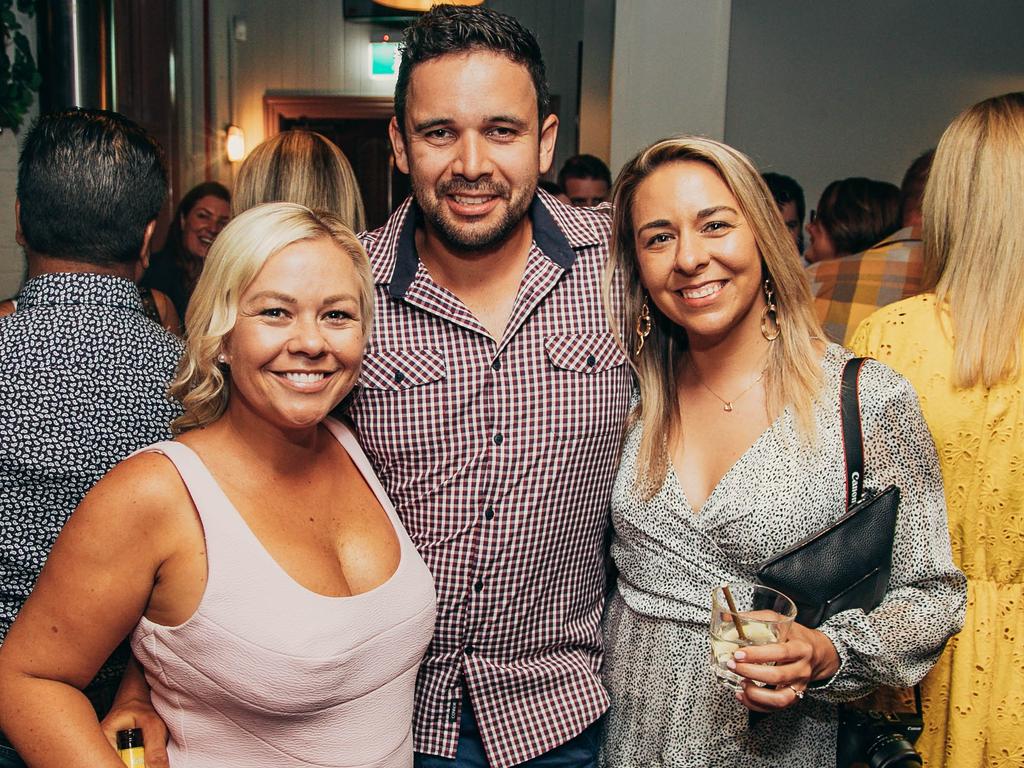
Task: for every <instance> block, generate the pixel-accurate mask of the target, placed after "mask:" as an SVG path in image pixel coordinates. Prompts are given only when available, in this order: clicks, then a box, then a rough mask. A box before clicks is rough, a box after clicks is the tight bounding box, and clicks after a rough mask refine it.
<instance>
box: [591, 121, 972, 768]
mask: <svg viewBox="0 0 1024 768" xmlns="http://www.w3.org/2000/svg"><path fill="white" fill-rule="evenodd" d="M614 199H615V223H614V232H613V243H612V245H613V255H612V257H611V260H610V263H609V269H608V274H607V276H606V284H607V287H608V290H611V289H612V286H613V285H615V283H616V282H617V281H621V283H622V285H623V287H624V290H625V302H626V303H625V306H626V311H627V315H626V317H628V318H629V319H630V325H629V327H628V328H627V329H625V330H626V331H627V333H625V334H624V336H625V337H626V342H627V343H628V344H629V347H630V350H629V351H630V352H631V353H633V362H634V365H635V369H636V372H637V378H638V384H639V396H638V402H637V405H636V409H635V410H634V413H633V417H632V421H631V426H630V427H629V429H628V431H627V434H626V437H625V442H624V449H623V459H622V464H621V467H620V469H619V475H618V478H617V480H616V484H615V488H614V491H613V497H612V516H613V522H614V526H615V538H614V541H613V544H612V556H613V559H614V561H615V564H616V566H617V568H618V572H619V573H618V579H617V589H616V591H615V594H614V595H613V597H612V599H611V601H610V603H609V606H608V609H607V613H606V617H605V638H606V660H605V667H604V679H605V683H606V685H607V687H608V690H609V694H610V696H611V708H610V711H609V714H608V719H607V725H606V737H605V743H604V748H603V752H602V762H603V764H604V765H606V766H614V767H615V768H640V767H641V766H643V767H644V768H652V767H655V766H729V768H747V767H750V768H755V767H756V768H762V767H763V768H767V767H768V766H810V765H813V766H833V765H835V760H836V724H837V720H836V703H837V702H841V701H844V700H847V699H852V698H857V697H860V696H863V695H865V694H867V693H868V692H870V691H871V690H872V689H873V688H874V687H876V686H877V685H879V684H883V683H884V684H890V685H897V686H906V685H913V684H914V683H916V682H917V681H918V680H919V679H920V678H921V677H922V676H923V675H924V674H925V673H926V672H927V671H928V670H929V668H930V667H931V666H932V664H934V662H935V660H936V658H937V657H938V655H939V654H940V652H941V651H942V648H943V645H944V644H945V642H946V640H947V639H948V638H949V637H950V636H951V635H952V634H954V633H955V632H957V631H958V630H959V628H960V626H961V624H962V621H963V610H964V601H965V586H964V578H963V575H962V574H961V573H960V572H959V571H958V570H957V569H956V567H955V566H954V565H953V562H952V557H951V552H950V543H949V535H948V532H947V529H946V508H945V503H944V501H943V493H942V482H941V478H940V475H939V469H938V463H937V460H936V455H935V448H934V445H933V444H932V440H931V436H930V435H929V433H928V429H927V427H926V426H925V424H924V421H923V418H922V416H921V411H920V408H919V406H918V402H917V398H916V395H915V394H914V391H913V389H912V388H911V387H910V385H909V384H908V383H907V382H906V380H904V379H903V378H902V377H900V376H899V375H897V374H896V373H894V372H893V371H891V370H890V369H888V368H886V367H885V366H884V365H881V364H879V363H876V362H874V361H869V362H867V363H866V364H865V365H864V367H863V369H862V372H861V376H860V382H859V394H860V407H861V417H862V424H863V433H864V445H865V484H866V487H867V488H869V489H881V488H884V487H886V486H888V485H889V484H890V483H895V484H896V485H897V486H899V488H900V489H901V499H902V500H901V504H900V509H899V514H898V522H897V530H896V535H895V540H894V543H893V568H892V578H891V580H890V583H889V588H888V592H887V593H886V596H885V598H884V600H883V601H882V603H881V605H879V606H878V607H877V608H876V609H875V610H873V611H871V612H870V613H867V614H865V613H864V612H863V611H861V610H859V609H858V610H850V611H845V612H842V613H840V614H837V615H836V616H834V617H832V618H831V619H829V620H828V621H827V622H825V623H824V624H823V625H822V626H821V627H820V628H819V629H818V630H812V629H808V628H806V627H803V626H800V625H794V627H793V629H792V631H791V633H790V636H789V638H788V640H787V641H786V642H784V643H777V644H773V645H766V646H761V647H757V648H748V649H745V657H744V656H743V652H737V654H735V656H734V660H733V662H732V663H733V665H734V669H735V671H736V673H738V674H739V675H741V676H742V677H744V678H747V680H746V681H745V683H744V686H743V690H742V691H741V692H739V693H738V694H735V695H734V694H733V693H732V692H731V691H729V690H727V689H726V688H724V687H723V686H722V685H720V684H719V683H718V681H717V679H716V677H715V674H714V672H713V671H712V668H711V662H710V648H709V642H708V624H709V620H710V602H711V590H712V588H713V587H715V586H717V585H720V584H723V583H725V582H729V581H737V580H745V581H750V580H753V579H754V577H755V571H756V568H757V566H758V564H759V563H760V562H762V561H764V560H765V559H767V558H768V557H771V556H772V555H774V554H777V553H779V552H781V551H782V550H784V549H786V548H787V547H789V546H790V545H792V544H794V543H796V542H797V541H799V540H800V539H802V538H804V537H806V536H807V535H809V534H811V533H813V532H815V531H817V530H819V529H821V528H823V527H825V526H827V525H829V524H830V523H832V522H834V521H835V520H836V519H838V518H839V517H840V516H841V515H842V514H843V512H844V511H845V505H844V487H845V485H844V473H845V464H844V458H843V451H842V437H841V427H840V421H839V381H840V377H841V372H842V368H843V365H844V363H845V361H846V360H847V359H848V358H849V357H850V353H849V352H847V351H846V350H844V349H843V348H842V347H839V346H836V345H830V344H825V343H823V342H822V341H821V339H822V338H823V334H822V332H821V329H820V326H819V325H818V323H817V321H816V320H815V319H814V316H813V312H812V309H811V298H810V294H809V290H808V287H807V282H806V279H805V277H804V274H803V270H802V268H801V265H800V261H799V256H798V254H797V252H796V249H795V248H794V246H793V241H792V239H791V238H790V237H789V236H788V234H787V232H786V229H785V225H784V224H783V221H782V219H781V217H780V215H779V213H778V209H777V208H776V207H775V205H774V202H773V201H772V198H771V195H770V193H769V192H768V190H767V188H765V185H764V183H763V181H762V180H761V177H760V176H759V175H758V173H757V171H756V170H755V168H754V167H753V165H752V164H751V163H750V161H749V160H748V159H747V158H746V157H744V156H743V155H741V154H740V153H738V152H736V151H735V150H733V149H732V148H730V147H727V146H725V145H723V144H720V143H718V142H714V141H711V140H708V139H703V138H694V137H681V138H676V139H667V140H664V141H661V142H658V143H656V144H654V145H653V146H651V147H649V148H648V149H646V150H644V151H643V152H641V153H640V154H639V155H638V156H637V157H636V158H634V159H633V160H632V161H631V162H630V163H628V164H627V166H626V168H625V169H624V170H623V171H622V173H621V175H620V176H619V180H618V181H617V184H616V189H615V194H614ZM613 322H614V320H613ZM766 662H772V663H773V664H774V666H769V665H768V664H766ZM753 681H758V682H761V683H764V684H765V685H764V686H763V687H760V686H757V685H755V684H754V682H753ZM749 711H754V712H759V713H767V714H766V716H763V717H759V718H751V717H749Z"/></svg>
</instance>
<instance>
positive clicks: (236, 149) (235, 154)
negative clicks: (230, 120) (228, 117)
mask: <svg viewBox="0 0 1024 768" xmlns="http://www.w3.org/2000/svg"><path fill="white" fill-rule="evenodd" d="M224 150H225V151H226V152H227V155H228V162H231V163H237V162H238V161H239V160H241V159H242V158H243V157H245V134H244V133H243V132H242V129H241V128H239V127H238V126H237V125H229V126H228V134H227V138H226V140H225V142H224Z"/></svg>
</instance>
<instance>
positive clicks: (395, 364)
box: [359, 348, 446, 396]
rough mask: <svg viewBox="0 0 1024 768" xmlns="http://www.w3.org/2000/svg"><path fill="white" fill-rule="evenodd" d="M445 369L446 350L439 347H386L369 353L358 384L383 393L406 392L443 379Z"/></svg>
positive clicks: (366, 388)
mask: <svg viewBox="0 0 1024 768" xmlns="http://www.w3.org/2000/svg"><path fill="white" fill-rule="evenodd" d="M445 373H446V366H445V360H444V354H442V352H441V351H440V350H437V349H429V348H424V349H402V350H385V351H382V352H376V353H374V354H372V355H367V356H366V358H365V359H364V360H363V371H362V374H361V375H360V377H359V386H360V387H361V388H362V389H365V390H373V391H376V392H381V393H386V392H396V393H398V392H405V391H407V390H410V389H415V388H417V387H422V386H424V385H427V384H432V383H433V382H436V381H441V380H443V379H444V378H445ZM421 394H424V395H426V396H429V395H427V393H421Z"/></svg>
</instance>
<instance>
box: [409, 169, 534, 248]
mask: <svg viewBox="0 0 1024 768" xmlns="http://www.w3.org/2000/svg"><path fill="white" fill-rule="evenodd" d="M412 187H413V195H414V196H415V198H416V202H417V203H418V204H419V206H420V210H421V211H423V216H424V217H425V218H426V220H427V221H428V222H429V224H430V225H431V227H433V229H434V231H435V232H437V234H438V236H439V237H440V238H441V240H442V241H443V242H444V244H445V245H446V246H447V247H448V248H450V249H451V250H453V251H462V252H464V253H466V252H474V251H487V250H491V249H493V248H495V247H496V246H498V245H501V243H503V242H504V241H505V240H506V239H507V238H508V236H509V235H510V234H511V233H512V231H513V230H514V229H515V228H516V227H517V226H518V225H519V222H521V221H522V220H523V217H524V216H525V215H526V212H527V211H528V210H529V208H530V203H531V202H532V201H533V196H534V193H535V192H536V191H537V184H536V182H534V183H533V184H531V185H530V186H529V188H524V189H521V190H520V191H519V192H518V193H517V194H515V195H514V196H513V195H512V194H511V190H510V188H509V186H508V185H507V184H502V183H496V182H493V181H481V182H476V183H470V182H466V181H459V180H455V179H452V180H451V181H445V182H441V183H439V184H438V185H437V186H436V187H433V186H431V185H429V184H422V183H419V182H417V181H416V180H415V179H414V180H413V185H412ZM463 193H466V194H480V193H484V194H488V195H494V196H496V197H499V198H502V199H503V200H507V201H508V204H507V206H506V208H505V212H504V214H503V215H502V217H501V219H500V220H499V221H498V222H496V223H495V224H493V225H491V226H490V227H488V228H486V229H484V228H478V227H463V226H460V225H459V224H458V223H457V222H454V221H452V220H450V219H449V218H447V217H446V216H445V204H444V198H445V196H447V195H453V194H454V195H458V194H463Z"/></svg>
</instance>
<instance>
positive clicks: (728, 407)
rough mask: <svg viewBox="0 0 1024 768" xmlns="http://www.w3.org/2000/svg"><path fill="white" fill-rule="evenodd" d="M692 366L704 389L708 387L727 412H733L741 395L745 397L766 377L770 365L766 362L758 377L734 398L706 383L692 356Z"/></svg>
mask: <svg viewBox="0 0 1024 768" xmlns="http://www.w3.org/2000/svg"><path fill="white" fill-rule="evenodd" d="M690 367H691V368H692V369H693V375H694V376H696V377H697V381H698V382H699V383H700V385H701V386H702V387H704V389H706V390H707V391H708V392H710V393H711V394H712V395H714V396H715V399H717V400H718V401H719V402H721V403H722V410H723V411H725V412H726V413H732V404H733V403H735V402H736V401H737V400H739V399H740V398H741V397H743V396H744V395H745V394H747V392H749V391H750V390H752V389H753V388H754V387H755V386H757V383H758V382H759V381H761V379H763V378H764V374H765V371H767V370H768V365H767V364H765V366H764V368H762V369H761V372H760V373H759V374H757V378H756V379H754V380H753V381H752V382H750V384H749V385H748V386H747V388H746V389H744V390H743V391H742V392H740V393H739V394H738V395H736V397H734V398H733V399H732V400H726V399H725V398H724V397H722V396H721V395H719V394H718V393H717V392H715V390H713V389H712V388H711V387H709V386H708V385H707V384H705V383H704V379H702V378H701V377H700V373H699V372H698V371H697V366H695V365H693V360H692V358H691V360H690Z"/></svg>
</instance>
